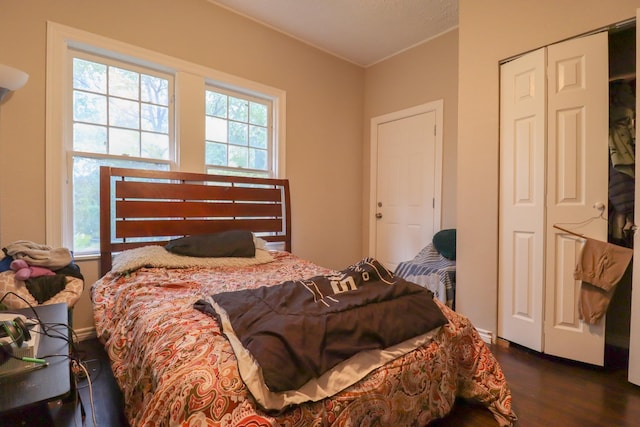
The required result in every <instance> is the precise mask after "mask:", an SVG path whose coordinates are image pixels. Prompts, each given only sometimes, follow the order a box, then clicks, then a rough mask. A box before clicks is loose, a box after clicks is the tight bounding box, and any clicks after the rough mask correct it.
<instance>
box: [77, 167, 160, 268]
mask: <svg viewBox="0 0 640 427" xmlns="http://www.w3.org/2000/svg"><path fill="white" fill-rule="evenodd" d="M102 165H111V166H117V167H123V168H140V169H155V170H169V165H167V164H163V163H143V162H137V161H135V160H106V159H93V158H88V157H79V156H75V157H74V158H73V250H74V253H75V254H77V255H81V254H86V253H92V252H93V253H95V252H98V251H99V250H100V186H99V182H100V166H102Z"/></svg>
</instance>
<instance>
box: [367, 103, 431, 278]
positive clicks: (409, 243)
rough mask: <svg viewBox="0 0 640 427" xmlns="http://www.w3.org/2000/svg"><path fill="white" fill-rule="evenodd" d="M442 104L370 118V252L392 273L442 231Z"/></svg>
mask: <svg viewBox="0 0 640 427" xmlns="http://www.w3.org/2000/svg"><path fill="white" fill-rule="evenodd" d="M441 115H442V102H441V101H440V102H436V103H430V104H427V105H425V106H420V107H417V108H414V109H410V110H404V111H402V112H398V113H394V114H392V115H388V116H384V117H380V118H377V119H373V120H372V129H371V132H372V148H371V149H372V175H373V173H374V172H375V175H373V176H372V180H371V183H372V184H371V186H372V198H371V200H372V202H373V206H372V209H371V212H372V215H371V221H372V224H371V226H370V230H371V231H372V233H371V240H372V247H371V249H372V254H373V256H375V257H376V258H377V259H378V260H379V261H380V262H381V263H382V264H383V265H385V267H387V268H388V269H390V270H392V271H393V270H395V268H396V267H397V265H398V264H399V263H400V262H401V261H406V260H409V259H411V258H413V257H414V256H415V255H416V254H417V253H418V252H419V251H420V249H422V248H423V247H424V246H425V245H426V244H427V243H428V242H430V241H431V239H432V237H433V235H434V233H435V232H436V231H437V230H439V227H440V188H441V170H442V166H441V162H442V138H441V130H440V128H441V122H442V116H441Z"/></svg>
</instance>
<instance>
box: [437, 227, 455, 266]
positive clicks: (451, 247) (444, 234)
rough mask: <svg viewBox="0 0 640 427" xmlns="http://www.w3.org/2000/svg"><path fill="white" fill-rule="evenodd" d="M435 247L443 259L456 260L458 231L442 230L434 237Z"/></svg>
mask: <svg viewBox="0 0 640 427" xmlns="http://www.w3.org/2000/svg"><path fill="white" fill-rule="evenodd" d="M433 247H434V248H436V250H437V251H438V253H440V255H442V256H443V257H445V258H447V259H450V260H455V259H456V229H455V228H451V229H448V230H440V231H438V232H437V233H436V234H435V235H434V236H433Z"/></svg>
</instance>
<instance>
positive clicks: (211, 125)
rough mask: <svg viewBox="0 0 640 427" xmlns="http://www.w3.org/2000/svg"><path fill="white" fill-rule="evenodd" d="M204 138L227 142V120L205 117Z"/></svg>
mask: <svg viewBox="0 0 640 427" xmlns="http://www.w3.org/2000/svg"><path fill="white" fill-rule="evenodd" d="M205 126H206V129H205V133H206V136H205V138H206V139H207V141H218V142H227V121H226V120H223V119H217V118H215V117H207V119H206V125H205Z"/></svg>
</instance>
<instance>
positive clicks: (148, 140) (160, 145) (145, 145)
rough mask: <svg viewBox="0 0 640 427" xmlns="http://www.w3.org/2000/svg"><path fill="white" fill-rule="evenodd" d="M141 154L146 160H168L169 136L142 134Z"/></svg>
mask: <svg viewBox="0 0 640 427" xmlns="http://www.w3.org/2000/svg"><path fill="white" fill-rule="evenodd" d="M141 137H142V140H141V147H140V148H141V153H140V155H141V156H142V157H145V158H147V159H163V160H169V158H170V156H169V135H164V134H161V133H149V132H142V135H141Z"/></svg>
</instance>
